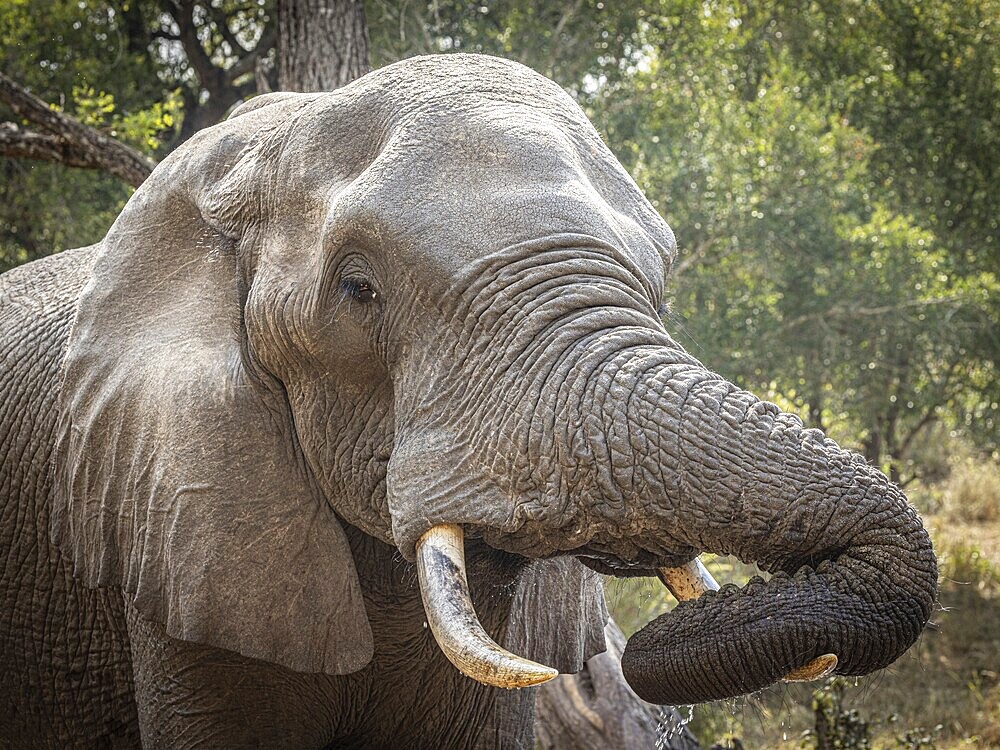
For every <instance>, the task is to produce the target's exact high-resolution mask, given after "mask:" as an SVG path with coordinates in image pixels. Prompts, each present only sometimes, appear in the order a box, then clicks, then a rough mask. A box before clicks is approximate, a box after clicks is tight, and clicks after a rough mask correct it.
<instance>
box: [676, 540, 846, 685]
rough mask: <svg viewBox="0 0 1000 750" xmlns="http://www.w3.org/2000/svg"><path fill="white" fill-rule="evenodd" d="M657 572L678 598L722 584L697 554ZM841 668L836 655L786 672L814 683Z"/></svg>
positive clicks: (792, 677) (788, 678)
mask: <svg viewBox="0 0 1000 750" xmlns="http://www.w3.org/2000/svg"><path fill="white" fill-rule="evenodd" d="M656 575H657V576H658V577H659V579H660V580H661V581H663V585H664V586H666V587H667V590H668V591H670V593H671V594H673V595H674V598H675V599H677V601H679V602H682V601H685V600H687V599H697V598H698V597H699V596H701V595H702V594H704V593H705V592H706V591H718V590H719V584H718V582H717V581H716V580H715V579H714V578H713V577H712V574H711V573H709V572H708V568H706V567H705V565H704V564H703V563H702V561H701V560H699V559H698V558H697V557H696V558H695V559H694V560H692V561H691V562H689V563H687V564H686V565H684V566H682V567H680V568H659V569H658V570H657V571H656ZM836 668H837V655H836V654H823V655H822V656H817V657H816V658H815V659H813V660H812V661H811V662H809V663H808V664H805V665H804V666H801V667H799V668H798V669H793V670H792V671H791V672H789V673H788V674H786V675H785V676H784V677H783V678H782V680H783V681H784V682H812V681H813V680H819V679H822V678H824V677H827V676H829V675H830V674H832V673H833V670H834V669H836Z"/></svg>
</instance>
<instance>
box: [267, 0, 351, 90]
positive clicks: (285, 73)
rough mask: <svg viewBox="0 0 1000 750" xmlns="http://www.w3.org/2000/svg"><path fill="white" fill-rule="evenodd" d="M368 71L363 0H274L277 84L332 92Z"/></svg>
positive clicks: (290, 87) (283, 88) (284, 87)
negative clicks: (276, 29)
mask: <svg viewBox="0 0 1000 750" xmlns="http://www.w3.org/2000/svg"><path fill="white" fill-rule="evenodd" d="M368 70H369V63H368V27H367V24H366V23H365V8H364V2H363V1H362V0H278V88H279V89H281V90H283V91H332V90H333V89H336V88H340V87H341V86H344V85H345V84H348V83H350V82H351V81H353V80H354V79H355V78H358V77H360V76H363V75H364V74H365V73H367V72H368Z"/></svg>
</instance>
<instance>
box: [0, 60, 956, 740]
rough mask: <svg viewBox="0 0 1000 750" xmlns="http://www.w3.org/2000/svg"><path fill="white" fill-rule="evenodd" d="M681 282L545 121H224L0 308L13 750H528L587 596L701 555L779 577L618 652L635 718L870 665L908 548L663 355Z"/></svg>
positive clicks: (566, 110) (806, 452)
mask: <svg viewBox="0 0 1000 750" xmlns="http://www.w3.org/2000/svg"><path fill="white" fill-rule="evenodd" d="M676 247H677V245H676V241H675V238H674V235H673V233H672V231H671V229H670V228H669V227H668V225H667V224H666V222H665V221H664V220H663V219H662V218H661V217H660V216H659V214H658V213H657V212H656V211H655V210H654V209H653V207H652V206H651V204H650V203H649V202H648V201H647V199H646V198H645V197H644V195H643V194H642V192H641V191H640V189H639V188H638V187H637V186H636V184H635V183H634V182H633V180H632V179H631V177H630V176H629V175H628V173H627V172H626V171H625V169H624V168H623V167H622V166H621V165H620V164H619V162H618V161H617V160H616V159H615V157H614V156H613V155H612V153H611V151H610V150H609V149H608V147H607V146H606V145H605V144H604V142H603V141H602V139H601V137H600V136H599V134H598V133H597V131H596V130H595V129H594V127H593V126H592V124H591V123H590V121H589V120H588V118H587V117H586V115H585V114H584V113H583V111H582V110H581V109H580V107H579V106H578V105H577V104H576V103H575V101H574V100H573V99H572V98H571V97H570V96H569V95H568V94H566V93H565V92H564V91H563V90H562V89H561V88H560V87H559V86H558V85H556V84H555V83H553V82H552V81H550V80H548V79H546V78H544V77H543V76H541V75H538V74H536V73H534V72H532V71H531V70H529V69H527V68H525V67H523V66H521V65H519V64H516V63H513V62H510V61H505V60H502V59H498V58H493V57H488V56H477V55H465V54H450V55H443V56H425V57H416V58H411V59H408V60H404V61H401V62H398V63H395V64H393V65H389V66H387V67H384V68H381V69H379V70H376V71H374V72H372V73H370V74H368V75H366V76H364V77H362V78H360V79H358V80H357V81H355V82H353V83H351V84H349V85H348V86H345V87H344V88H342V89H339V90H337V91H334V92H326V93H315V94H299V93H289V92H280V93H278V92H276V93H270V94H265V95H261V96H258V97H256V98H253V99H250V100H249V101H247V102H245V103H244V104H242V105H240V106H239V107H238V108H237V109H236V110H235V111H234V112H232V113H231V115H230V116H229V117H228V118H227V119H226V120H225V121H224V122H222V123H220V124H218V125H215V126H213V127H210V128H208V129H206V130H204V131H201V132H199V133H197V134H196V135H194V136H193V137H192V138H191V139H190V140H188V141H187V142H186V143H185V144H184V145H182V146H181V147H180V148H178V149H176V150H175V151H174V152H173V153H172V154H170V155H169V156H168V157H167V158H166V159H164V160H163V162H161V163H160V164H159V165H158V166H157V168H156V169H155V170H154V171H153V173H152V174H151V175H150V176H149V178H148V179H147V180H146V181H145V182H144V183H143V184H142V185H141V186H140V187H139V189H138V190H136V192H135V193H134V194H133V195H132V196H131V198H130V199H129V200H128V202H127V204H126V205H125V207H124V208H123V210H122V211H121V213H120V215H119V216H118V217H117V219H116V220H115V222H114V224H113V226H112V227H111V229H110V230H109V231H108V234H107V235H106V236H105V238H104V239H103V240H102V241H101V242H99V243H98V244H96V245H92V246H89V247H84V248H78V249H73V250H66V251H64V252H61V253H59V254H56V255H53V256H50V257H47V258H44V259H41V260H38V261H34V262H32V263H29V264H27V265H24V266H21V267H18V268H15V269H13V270H11V271H9V272H7V273H6V274H4V275H3V276H2V277H0V300H2V306H0V356H2V360H3V367H2V369H0V394H2V396H0V502H2V505H0V508H2V520H0V540H2V549H0V560H2V561H3V562H2V567H0V594H2V617H0V660H2V663H3V664H4V665H5V670H4V671H3V674H2V676H0V736H2V737H3V738H4V742H5V743H6V745H7V746H10V747H46V746H48V747H134V746H138V745H141V746H144V747H157V748H158V747H169V748H185V747H194V746H198V747H268V748H282V747H295V748H303V747H317V748H320V747H338V748H339V747H399V746H401V745H402V746H406V747H435V748H445V747H449V748H450V747H455V748H459V747H461V748H464V747H515V748H516V747H531V746H532V742H533V740H532V717H533V710H534V709H533V706H534V700H535V695H536V692H537V690H538V688H537V687H536V686H537V685H539V684H541V683H543V682H544V681H546V680H548V679H551V678H552V677H554V676H555V675H556V674H557V673H559V672H562V673H573V672H576V671H578V670H579V669H580V668H581V666H582V664H583V663H584V662H585V661H586V660H587V659H589V658H591V657H592V656H594V655H595V654H597V653H600V652H601V651H602V650H604V648H605V640H604V635H603V629H604V626H605V623H606V620H607V610H606V607H605V604H604V600H603V593H602V578H601V575H613V576H619V577H632V576H655V575H660V576H661V577H664V578H665V580H667V581H668V582H669V581H671V580H674V585H675V586H677V579H676V578H674V579H671V577H670V575H668V574H666V573H664V571H677V570H681V571H684V570H687V571H688V572H690V571H692V570H695V571H696V568H695V567H692V566H694V565H695V562H696V560H697V557H698V555H699V554H700V553H702V552H706V553H718V554H728V555H734V556H736V557H738V558H739V559H741V560H744V561H747V562H755V563H756V564H757V565H758V566H759V567H760V569H761V570H762V571H764V572H765V573H768V574H770V575H769V577H768V578H767V579H766V580H764V578H755V579H753V580H751V581H750V583H748V584H747V585H745V586H743V587H736V586H734V585H732V584H727V585H725V586H723V587H722V588H721V589H719V590H718V591H714V590H711V589H713V588H714V587H713V586H703V587H702V589H701V590H703V591H705V593H704V594H703V595H701V596H698V597H697V598H688V599H687V600H686V601H683V602H681V603H680V604H678V605H677V606H676V607H675V608H673V609H672V610H671V611H669V612H667V613H665V614H663V615H661V616H659V617H657V618H656V619H654V620H653V621H652V622H651V623H649V624H648V625H646V626H645V627H644V628H643V629H641V630H640V631H639V632H637V633H635V634H634V635H633V636H632V637H631V638H630V639H629V641H628V642H627V644H626V646H625V649H624V653H623V655H622V661H621V664H622V670H623V673H624V676H625V678H626V679H627V680H628V682H629V684H630V685H631V688H632V689H633V690H634V691H635V693H636V694H638V696H639V697H640V698H642V699H643V700H645V701H648V702H650V703H655V704H671V705H680V704H691V703H696V702H701V701H710V700H715V699H721V698H726V697H729V696H735V695H739V694H743V693H747V692H750V691H754V690H757V689H760V688H763V687H765V686H767V685H769V684H771V683H773V682H775V681H777V680H779V679H782V677H784V676H786V675H789V674H792V675H794V674H799V673H800V671H801V670H802V669H803V668H804V667H808V666H809V665H810V664H814V663H822V664H823V665H824V670H825V669H827V668H828V667H829V666H830V665H831V664H835V665H836V671H837V672H838V673H839V674H844V675H861V674H866V673H869V672H871V671H873V670H876V669H879V668H882V667H885V666H886V665H888V664H890V663H892V662H893V661H894V660H895V659H896V658H898V657H899V656H900V655H901V654H903V652H904V651H905V650H906V649H907V648H908V647H909V646H910V644H912V643H913V642H914V640H915V639H916V638H917V637H918V635H919V634H920V632H921V630H922V629H923V627H924V626H925V624H926V623H927V621H928V618H929V617H930V614H931V611H932V608H933V605H934V601H935V597H936V587H937V567H936V560H935V556H934V551H933V548H932V545H931V542H930V539H929V537H928V535H927V533H926V531H925V529H924V527H923V525H922V523H921V520H920V517H919V515H918V514H917V512H916V510H915V509H914V508H913V507H912V506H911V505H910V504H909V503H908V501H907V499H906V497H905V496H904V494H903V493H902V491H901V490H900V489H899V488H898V487H897V486H895V485H893V484H892V483H890V482H889V480H888V479H887V478H886V477H885V476H884V475H883V474H882V473H881V472H880V471H878V470H877V469H876V468H873V467H871V466H869V465H867V464H866V463H865V462H864V461H863V460H862V459H861V458H860V457H858V456H857V455H856V454H854V453H852V452H850V451H848V450H845V449H842V448H841V447H839V446H838V445H837V444H836V443H835V442H834V441H832V440H831V439H829V438H827V437H825V436H824V435H823V433H821V432H819V431H817V430H814V429H806V428H805V427H804V425H803V423H802V422H801V421H800V420H799V419H798V418H797V417H796V416H794V415H792V414H788V413H784V412H782V411H781V410H780V409H778V407H776V406H775V405H774V404H771V403H768V402H765V401H761V400H759V399H758V398H756V397H755V396H753V395H751V394H750V393H748V392H746V391H744V390H742V389H740V388H739V387H737V386H736V385H734V384H732V383H730V382H728V381H726V380H725V379H724V378H722V377H720V376H719V375H717V374H715V373H713V372H712V371H711V370H709V369H708V368H706V367H705V366H704V365H703V364H702V363H701V362H699V361H698V360H697V359H696V358H695V357H693V356H691V355H690V354H689V353H687V352H686V351H685V350H684V349H683V348H682V347H681V346H679V345H678V343H677V342H675V341H674V339H673V338H672V337H671V336H670V335H669V333H668V332H667V330H666V328H665V326H664V324H663V321H662V318H661V313H662V309H661V301H662V299H663V297H664V293H665V285H666V281H667V279H668V276H669V272H670V269H671V265H672V263H673V262H674V259H675V257H676V253H677V249H676ZM682 598H684V597H682ZM817 660H818V661H817ZM807 671H808V669H807Z"/></svg>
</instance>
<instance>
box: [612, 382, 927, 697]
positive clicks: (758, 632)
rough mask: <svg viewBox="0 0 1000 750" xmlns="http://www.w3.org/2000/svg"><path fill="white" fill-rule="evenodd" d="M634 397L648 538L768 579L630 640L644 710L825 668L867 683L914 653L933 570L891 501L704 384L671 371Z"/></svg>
mask: <svg viewBox="0 0 1000 750" xmlns="http://www.w3.org/2000/svg"><path fill="white" fill-rule="evenodd" d="M634 388H635V389H636V392H635V393H634V394H633V396H632V398H630V400H629V423H630V425H632V430H633V433H638V434H641V435H642V436H643V437H644V439H645V440H646V441H648V442H649V443H650V444H652V445H654V446H655V450H653V451H648V452H642V451H640V452H638V453H636V455H635V458H636V463H635V465H634V466H633V467H631V469H630V471H629V472H623V474H622V480H623V481H625V482H628V483H630V486H631V490H630V491H631V494H632V495H633V496H644V497H643V500H642V502H645V503H646V504H647V506H651V507H652V508H653V511H652V513H653V515H655V516H657V517H658V519H659V523H658V524H657V526H658V528H657V529H654V530H653V531H652V532H651V535H652V536H653V537H655V536H656V535H657V534H660V535H665V536H661V537H660V538H669V539H672V540H680V541H682V542H684V543H686V544H688V545H690V546H691V547H692V548H694V549H697V550H705V551H710V552H717V553H722V554H733V555H735V556H736V557H738V558H739V559H741V560H743V561H744V562H757V563H758V564H759V565H760V567H761V568H762V569H764V570H767V571H770V572H773V573H774V577H773V578H771V580H769V581H767V582H765V581H763V580H761V579H759V578H758V579H755V580H753V581H751V582H750V583H749V584H748V585H747V586H746V587H744V588H743V589H738V588H736V587H734V586H724V587H723V588H722V589H721V590H720V591H719V592H718V593H709V594H706V595H705V596H703V597H701V598H699V599H697V600H694V601H689V602H684V603H682V604H679V605H678V606H677V608H676V609H675V610H674V611H672V612H670V613H667V614H666V615H663V616H661V617H660V618H658V619H657V620H655V621H654V622H653V623H651V624H650V625H648V626H647V627H646V628H644V629H643V630H642V631H640V632H639V633H637V634H636V635H635V636H634V637H633V639H632V640H631V641H630V642H629V646H628V648H627V649H626V656H625V659H624V662H623V663H624V664H625V673H626V675H627V676H628V678H629V680H630V682H631V684H632V685H633V687H634V688H635V689H636V690H637V692H639V694H640V695H641V696H642V697H644V698H645V699H646V700H650V701H652V702H668V703H690V702H697V701H701V700H710V699H718V698H724V697H729V696H733V695H737V694H740V693H744V692H749V691H752V690H756V689H759V688H761V687H764V686H766V685H768V684H770V683H771V682H774V681H775V680H777V679H780V678H781V677H783V676H784V675H786V674H788V673H789V672H791V671H793V670H796V669H798V668H800V667H802V666H803V665H806V664H807V663H809V662H810V661H811V660H814V659H816V658H817V657H820V656H823V655H824V654H830V653H834V654H837V656H838V657H839V660H840V661H839V664H838V665H837V670H836V671H837V672H838V673H841V674H865V673H867V672H870V671H872V670H874V669H877V668H880V667H882V666H885V665H887V664H889V663H891V662H892V661H893V660H894V659H896V658H897V657H898V656H899V655H900V654H901V653H902V652H903V651H904V650H905V649H906V648H907V647H909V645H910V644H911V643H912V642H913V641H914V640H915V639H916V637H917V636H918V635H919V633H920V632H921V630H922V629H923V626H924V625H925V624H926V622H927V620H928V618H929V616H930V612H931V608H932V605H933V602H934V597H935V592H936V580H937V568H936V561H935V558H934V555H933V550H932V548H931V544H930V540H929V537H928V536H927V533H926V531H925V530H924V529H923V527H922V525H921V523H920V519H919V517H918V516H917V513H916V511H915V510H914V509H913V508H912V507H911V506H910V505H909V504H908V503H907V502H906V498H905V497H904V495H903V493H902V492H901V491H900V490H899V489H898V488H896V487H895V486H893V485H891V484H890V483H889V481H888V480H887V479H886V477H885V476H883V475H882V474H881V473H880V472H878V471H877V470H875V469H873V468H871V467H869V466H867V465H866V464H864V462H863V461H862V460H860V459H859V458H858V457H856V456H854V455H853V454H851V453H849V452H848V451H844V450H842V449H841V448H839V447H838V446H837V445H836V444H835V443H834V442H833V441H831V440H829V439H828V438H824V437H823V436H822V434H821V433H819V432H818V431H816V430H807V429H805V428H804V427H803V425H802V423H801V421H800V420H799V419H798V418H797V417H794V416H792V415H789V414H785V413H782V412H781V411H780V410H779V409H778V408H777V407H776V406H774V405H773V404H768V403H765V402H761V401H759V400H757V399H756V398H754V397H753V396H751V395H750V394H748V393H746V392H744V391H741V390H739V389H738V388H736V387H735V386H733V385H732V384H730V383H727V382H726V381H724V380H722V379H721V378H719V377H718V376H715V375H713V374H711V373H709V372H707V371H706V370H704V369H703V368H697V367H680V368H678V367H676V366H675V365H664V366H663V367H662V368H659V369H657V368H654V369H652V370H649V371H647V373H646V375H645V376H644V377H643V378H641V379H639V380H637V381H635V384H634ZM644 477H654V478H659V479H660V480H661V483H660V484H659V485H658V486H657V485H655V483H654V484H651V485H650V484H647V485H646V486H642V485H640V483H639V479H641V478H644ZM650 487H652V490H650ZM651 491H652V493H653V496H652V497H650V496H649V495H650V492H651ZM643 546H646V547H647V548H648V547H652V546H655V540H644V543H643ZM733 665H739V667H740V668H738V669H733Z"/></svg>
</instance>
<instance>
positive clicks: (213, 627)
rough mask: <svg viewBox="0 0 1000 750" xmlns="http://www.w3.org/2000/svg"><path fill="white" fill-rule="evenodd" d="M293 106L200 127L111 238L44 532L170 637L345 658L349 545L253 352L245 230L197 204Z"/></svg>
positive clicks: (356, 628) (350, 595)
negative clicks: (240, 233)
mask: <svg viewBox="0 0 1000 750" xmlns="http://www.w3.org/2000/svg"><path fill="white" fill-rule="evenodd" d="M303 98H304V99H307V100H308V98H306V97H303ZM295 106H297V105H296V104H295V101H294V100H286V101H283V102H281V103H275V104H271V105H269V106H267V107H264V108H262V109H260V110H259V111H257V112H248V113H246V114H245V115H242V116H240V117H238V118H236V119H235V120H233V121H230V122H227V123H224V124H222V125H219V126H216V127H215V128H211V129H210V130H209V131H206V132H205V133H204V134H202V135H199V136H196V138H195V139H193V141H194V142H193V143H190V145H187V146H185V147H184V148H183V149H181V151H180V152H178V153H175V154H174V155H172V156H171V157H170V158H169V159H168V160H166V161H165V162H164V163H163V164H161V165H160V166H159V167H158V168H157V169H156V170H155V171H154V173H153V174H152V175H151V176H150V178H149V179H148V180H147V181H146V183H145V184H144V185H143V186H142V187H141V188H140V189H139V190H138V192H136V194H135V195H134V196H133V197H132V199H131V200H130V201H129V203H128V205H127V206H126V208H125V210H124V211H123V212H122V214H121V216H120V217H119V219H118V221H116V223H115V225H114V227H113V228H112V230H111V232H110V233H109V234H108V236H107V238H105V240H104V242H103V247H102V250H101V252H100V255H99V257H98V259H97V262H96V265H95V267H94V270H93V276H92V279H91V281H90V283H89V284H88V286H87V287H86V289H85V290H84V293H83V294H82V296H81V298H80V301H79V307H78V311H77V314H76V320H75V323H74V327H73V331H72V334H71V337H70V342H69V344H68V349H67V352H66V355H65V362H64V366H63V382H62V388H61V393H60V416H59V425H58V432H57V438H56V439H57V449H56V463H55V472H56V476H55V487H56V489H55V493H54V498H53V507H52V515H51V532H52V537H53V540H54V542H55V543H56V544H57V545H58V546H59V547H60V548H61V549H62V551H63V553H64V554H65V556H66V557H67V558H68V559H69V560H70V561H71V562H72V564H73V568H74V572H75V575H76V576H78V577H79V578H80V579H81V580H82V581H83V582H84V583H85V584H86V585H88V586H90V587H98V586H120V587H121V588H122V590H123V591H124V592H125V595H126V597H127V598H129V599H130V600H131V602H132V603H133V605H134V607H135V608H136V609H137V610H138V612H139V613H141V614H142V616H143V617H145V618H146V619H148V620H151V621H153V622H156V623H159V624H161V625H164V626H165V628H166V633H167V635H169V636H171V637H174V638H178V639H182V640H187V641H194V642H197V643H203V644H208V645H212V646H218V647H222V648H226V649H229V650H232V651H236V652H238V653H240V654H242V655H244V656H247V657H252V658H255V659H262V660H266V661H270V662H275V663H277V664H280V665H283V666H285V667H288V668H290V669H293V670H298V671H305V672H325V673H328V674H344V673H348V672H353V671H355V670H358V669H360V668H361V667H363V666H364V665H365V664H367V663H368V662H369V660H370V659H371V656H372V634H371V629H370V626H369V623H368V619H367V616H366V614H365V608H364V601H363V598H362V594H361V589H360V585H359V581H358V576H357V571H356V570H355V567H354V561H353V558H352V556H351V552H350V548H349V546H348V542H347V539H346V537H345V534H344V531H343V529H342V528H341V525H340V523H339V521H338V519H337V517H336V516H335V514H334V513H333V511H332V510H331V508H330V507H329V504H328V503H327V502H326V500H325V499H324V498H323V497H322V495H321V493H320V492H319V491H318V489H317V487H316V485H315V481H314V479H313V477H312V475H311V473H310V470H309V467H308V466H307V465H306V462H305V461H304V459H303V455H302V452H301V450H300V448H299V446H298V442H297V440H296V434H295V428H294V425H293V421H292V418H291V414H290V410H289V406H288V404H287V400H286V396H285V393H284V390H283V388H282V386H281V384H280V383H279V382H277V381H276V380H275V379H273V378H272V377H270V376H269V375H268V374H267V373H266V372H264V371H262V370H261V369H260V368H258V367H256V366H255V365H254V364H253V362H252V358H251V357H250V356H249V354H248V349H247V341H246V331H245V330H244V322H243V302H244V300H245V298H246V294H247V286H248V284H249V283H251V282H250V281H249V280H248V279H247V278H245V273H246V272H245V271H244V270H242V269H245V268H246V267H248V266H249V265H251V264H248V263H246V262H243V261H241V260H240V257H239V256H240V253H241V252H242V251H241V250H240V241H239V239H240V238H239V237H236V236H234V235H233V233H232V231H231V230H222V229H220V228H219V226H218V222H215V221H212V220H209V219H206V218H205V217H206V216H207V215H209V214H210V213H211V212H212V211H215V212H217V211H218V210H219V206H220V201H221V200H235V198H234V197H233V196H232V195H229V196H223V197H221V198H220V196H219V194H218V190H219V188H218V186H219V185H222V184H226V183H227V180H226V177H227V176H228V175H230V174H231V173H232V172H233V171H234V170H235V169H237V168H240V167H241V165H242V168H246V161H247V160H248V159H254V158H258V157H259V152H260V149H259V148H258V146H257V145H255V144H259V143H262V142H264V143H267V142H270V141H274V140H275V137H276V128H277V127H278V125H277V123H278V122H279V121H281V120H283V119H286V118H287V117H288V116H289V115H290V112H289V111H287V110H289V109H290V108H294V107H295ZM272 110H274V111H272ZM278 110H280V111H278ZM265 113H266V114H265ZM228 189H230V190H231V189H232V181H231V180H230V181H228ZM256 203H259V201H255V200H253V196H247V197H245V200H244V208H243V209H242V210H248V211H249V210H252V209H251V208H247V207H252V206H254V205H255V204H256ZM206 207H209V208H210V209H211V211H209V210H208V209H206Z"/></svg>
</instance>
